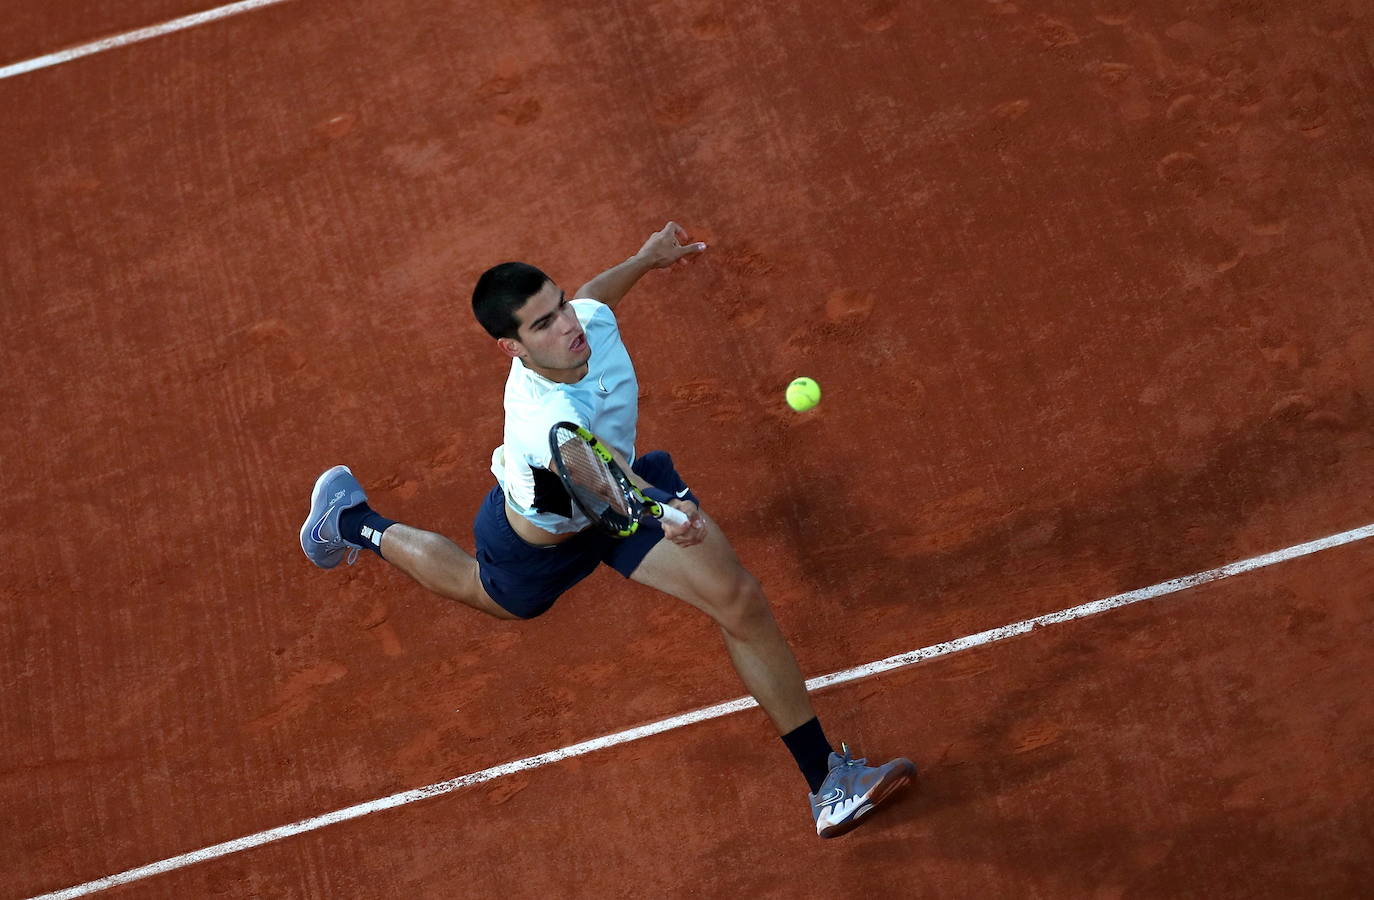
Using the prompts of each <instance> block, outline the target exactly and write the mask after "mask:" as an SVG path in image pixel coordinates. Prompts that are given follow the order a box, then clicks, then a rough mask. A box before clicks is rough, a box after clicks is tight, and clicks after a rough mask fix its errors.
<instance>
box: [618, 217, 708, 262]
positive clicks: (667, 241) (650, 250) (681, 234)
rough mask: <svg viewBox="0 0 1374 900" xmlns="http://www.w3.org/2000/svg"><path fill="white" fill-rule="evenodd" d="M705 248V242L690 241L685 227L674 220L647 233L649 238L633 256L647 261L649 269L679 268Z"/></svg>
mask: <svg viewBox="0 0 1374 900" xmlns="http://www.w3.org/2000/svg"><path fill="white" fill-rule="evenodd" d="M705 250H706V244H705V243H703V242H701V241H697V242H696V243H690V242H689V241H688V237H687V231H686V229H684V228H683V227H682V226H681V225H679V224H678V223H676V222H669V223H668V224H667V225H664V226H663V228H662V229H660V230H659V231H655V232H654V233H653V234H651V235H649V239H648V240H646V241H645V242H644V246H643V247H640V248H639V252H638V253H636V254H635V256H637V257H639V258H640V259H642V260H643V261H644V262H646V263H648V264H649V267H650V268H651V269H667V268H671V267H674V266H676V267H678V268H681V267H683V266H685V265H687V263H688V261H690V260H691V259H692V258H693V257H695V256H697V255H699V254H701V253H704V252H705Z"/></svg>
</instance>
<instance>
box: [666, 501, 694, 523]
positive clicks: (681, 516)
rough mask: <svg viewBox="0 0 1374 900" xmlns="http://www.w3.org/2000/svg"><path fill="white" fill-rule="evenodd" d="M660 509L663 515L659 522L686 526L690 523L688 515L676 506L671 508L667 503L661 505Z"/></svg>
mask: <svg viewBox="0 0 1374 900" xmlns="http://www.w3.org/2000/svg"><path fill="white" fill-rule="evenodd" d="M658 508H659V509H661V510H663V515H661V516H659V520H660V521H661V522H664V523H665V524H668V525H686V524H687V523H688V522H689V521H690V520H689V519H688V518H687V514H686V513H684V512H683V511H682V510H680V509H678V508H677V507H676V506H669V505H668V504H666V503H660V504H659V505H658Z"/></svg>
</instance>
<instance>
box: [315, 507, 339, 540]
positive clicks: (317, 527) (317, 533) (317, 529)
mask: <svg viewBox="0 0 1374 900" xmlns="http://www.w3.org/2000/svg"><path fill="white" fill-rule="evenodd" d="M338 505H339V504H338V503H332V504H330V506H329V509H326V510H325V511H324V515H322V516H320V520H319V521H318V522H316V523H315V527H314V528H312V529H310V539H311V540H312V541H314V542H315V543H317V544H327V543H329V541H326V540H325V539H324V538H322V537H320V526H321V525H323V524H324V520H325V519H328V518H329V514H330V513H332V512H333V511H334V507H336V506H338Z"/></svg>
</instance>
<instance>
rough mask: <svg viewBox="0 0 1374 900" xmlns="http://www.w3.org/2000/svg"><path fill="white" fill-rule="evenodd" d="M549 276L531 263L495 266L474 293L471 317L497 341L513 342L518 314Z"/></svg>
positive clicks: (483, 276) (479, 282)
mask: <svg viewBox="0 0 1374 900" xmlns="http://www.w3.org/2000/svg"><path fill="white" fill-rule="evenodd" d="M549 280H550V279H549V276H547V275H545V274H544V273H543V272H541V271H539V270H538V269H536V268H535V267H534V266H532V265H530V264H529V263H522V262H504V263H501V264H500V265H499V266H492V267H491V268H490V269H487V270H486V271H485V272H483V273H482V277H481V278H479V279H477V286H476V287H475V288H473V289H472V314H473V315H474V316H476V317H477V322H478V324H480V325H481V326H482V327H483V328H485V329H486V330H487V334H489V335H491V336H492V337H494V338H514V337H515V335H516V331H517V330H518V329H519V327H520V323H519V322H518V321H517V320H516V318H515V311H516V310H517V309H519V308H520V307H522V306H524V305H525V302H526V301H527V300H529V299H530V298H531V297H533V296H534V295H535V294H537V293H539V289H540V288H542V287H543V286H544V282H546V281H549Z"/></svg>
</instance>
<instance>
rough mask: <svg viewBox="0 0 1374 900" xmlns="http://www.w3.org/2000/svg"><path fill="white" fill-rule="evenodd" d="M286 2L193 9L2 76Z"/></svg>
mask: <svg viewBox="0 0 1374 900" xmlns="http://www.w3.org/2000/svg"><path fill="white" fill-rule="evenodd" d="M285 2H286V0H240V2H238V3H230V4H229V5H228V6H221V7H219V8H217V9H207V10H206V11H205V12H198V13H192V14H191V15H189V16H182V17H181V18H179V19H172V20H171V21H170V22H163V23H162V24H161V25H151V26H149V27H147V28H140V29H138V30H137V31H127V32H125V33H124V34H116V35H114V36H113V37H107V38H101V39H100V40H98V41H91V42H90V43H89V44H81V45H80V46H77V47H68V48H67V49H66V50H58V51H57V52H56V53H49V54H47V55H45V56H35V57H34V58H33V59H26V60H23V61H22V62H17V63H11V64H10V65H8V66H5V67H3V68H0V79H5V78H13V77H14V76H15V75H23V74H24V73H25V72H32V71H33V70H35V69H46V68H47V67H48V66H55V65H58V64H60V63H64V62H71V61H72V60H74V59H80V58H81V57H83V56H90V55H91V54H92V53H101V52H104V51H105V50H113V49H114V48H115V47H123V46H125V45H126V44H136V43H138V42H139V41H146V40H148V39H149V38H155V37H160V36H161V35H164V34H170V33H171V32H173V31H182V30H184V29H187V28H194V27H195V26H197V25H204V24H205V23H206V22H213V21H215V20H216V19H223V18H226V17H228V16H236V15H238V14H239V13H244V12H248V11H249V10H252V9H257V8H258V7H261V6H272V5H273V4H276V3H285Z"/></svg>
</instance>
